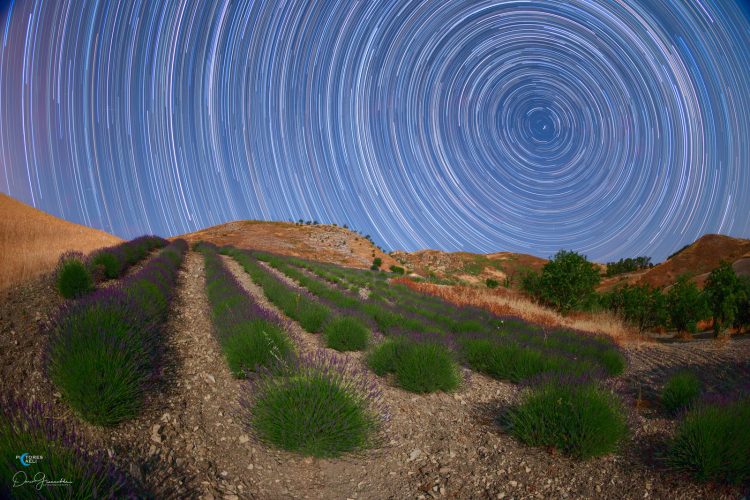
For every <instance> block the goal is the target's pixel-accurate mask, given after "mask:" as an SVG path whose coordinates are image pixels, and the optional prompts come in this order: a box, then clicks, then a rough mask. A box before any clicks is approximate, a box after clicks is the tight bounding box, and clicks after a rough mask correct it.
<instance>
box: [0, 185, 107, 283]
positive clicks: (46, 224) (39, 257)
mask: <svg viewBox="0 0 750 500" xmlns="http://www.w3.org/2000/svg"><path fill="white" fill-rule="evenodd" d="M0 213H2V214H3V215H2V217H0V289H2V288H6V287H9V286H12V285H16V284H19V283H21V282H23V281H26V280H27V279H29V278H32V277H35V276H38V275H40V274H43V273H45V272H47V271H50V270H52V269H53V268H54V267H55V265H56V264H57V259H58V258H59V257H60V254H62V253H64V252H66V251H68V250H78V251H81V252H90V251H92V250H95V249H97V248H101V247H105V246H109V245H114V244H116V243H118V242H120V241H121V240H120V238H117V237H116V236H112V235H111V234H108V233H105V232H104V231H99V230H98V229H92V228H90V227H86V226H81V225H79V224H74V223H72V222H68V221H65V220H62V219H59V218H57V217H55V216H53V215H50V214H48V213H46V212H42V211H41V210H37V209H36V208H34V207H32V206H29V205H26V204H25V203H22V202H20V201H18V200H15V199H13V198H11V197H9V196H6V195H5V194H2V193H0Z"/></svg>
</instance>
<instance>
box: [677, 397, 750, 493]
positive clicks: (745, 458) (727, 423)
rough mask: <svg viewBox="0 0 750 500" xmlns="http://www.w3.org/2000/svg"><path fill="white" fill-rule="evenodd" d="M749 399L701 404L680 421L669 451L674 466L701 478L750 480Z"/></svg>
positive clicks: (730, 481) (704, 479)
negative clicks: (719, 404) (718, 403)
mask: <svg viewBox="0 0 750 500" xmlns="http://www.w3.org/2000/svg"><path fill="white" fill-rule="evenodd" d="M748 422H750V399H745V400H742V401H737V402H735V403H732V404H729V405H726V406H699V407H697V408H695V409H693V410H691V411H690V412H689V413H688V414H687V415H686V416H685V418H684V420H683V421H682V422H681V423H680V425H679V427H678V428H677V432H676V435H675V438H674V440H673V441H672V443H671V446H670V448H669V451H668V455H667V461H668V463H669V465H670V466H671V467H673V468H675V469H678V470H683V471H686V472H690V473H692V474H693V476H694V477H696V478H697V479H698V480H700V481H717V482H724V483H730V484H742V483H747V482H749V481H750V425H748Z"/></svg>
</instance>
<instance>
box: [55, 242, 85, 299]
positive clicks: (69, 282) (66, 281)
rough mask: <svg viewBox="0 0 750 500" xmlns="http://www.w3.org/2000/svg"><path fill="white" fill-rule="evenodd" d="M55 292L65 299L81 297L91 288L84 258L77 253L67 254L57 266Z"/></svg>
mask: <svg viewBox="0 0 750 500" xmlns="http://www.w3.org/2000/svg"><path fill="white" fill-rule="evenodd" d="M56 276H57V290H58V291H59V292H60V295H62V296H63V297H65V298H66V299H74V298H78V297H82V296H83V295H85V294H87V293H89V292H90V291H91V290H92V288H93V280H92V278H91V272H90V271H89V268H88V266H87V265H86V258H85V257H84V256H83V254H81V253H78V252H67V253H65V254H63V255H62V256H61V257H60V262H59V264H58V265H57V273H56Z"/></svg>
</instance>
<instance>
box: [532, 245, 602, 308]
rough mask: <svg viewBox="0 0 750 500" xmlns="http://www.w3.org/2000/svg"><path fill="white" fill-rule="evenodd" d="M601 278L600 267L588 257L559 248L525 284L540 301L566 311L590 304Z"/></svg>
mask: <svg viewBox="0 0 750 500" xmlns="http://www.w3.org/2000/svg"><path fill="white" fill-rule="evenodd" d="M600 280H601V279H600V277H599V271H598V269H597V268H596V266H594V265H593V264H592V263H591V262H589V261H588V260H587V259H586V257H585V256H583V255H580V254H578V253H576V252H569V251H566V250H560V251H559V252H557V254H555V256H554V257H553V258H552V260H550V261H549V262H547V263H546V264H545V265H544V268H542V273H541V275H540V276H534V275H533V274H531V273H527V274H526V275H525V276H524V278H523V279H522V287H523V289H524V290H526V291H527V292H529V293H531V294H532V295H533V296H534V297H535V298H537V300H539V301H541V302H542V303H545V304H547V305H549V306H552V307H554V308H555V309H557V310H558V311H560V312H562V313H563V314H566V313H568V312H570V311H572V310H575V309H580V308H583V307H585V306H587V305H590V304H591V303H592V302H593V301H594V300H595V298H596V295H595V292H594V290H595V288H596V286H597V285H598V284H599V282H600Z"/></svg>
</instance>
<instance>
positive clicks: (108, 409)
mask: <svg viewBox="0 0 750 500" xmlns="http://www.w3.org/2000/svg"><path fill="white" fill-rule="evenodd" d="M132 313H133V311H129V310H127V309H125V308H122V307H119V306H118V305H117V304H114V303H105V304H95V305H93V306H92V307H88V308H84V309H81V310H79V311H77V312H76V314H74V315H70V316H68V317H66V318H65V319H64V322H63V323H62V325H60V327H59V331H65V332H66V338H65V339H64V340H61V341H58V342H53V343H52V344H51V350H50V366H49V374H50V378H51V379H52V382H53V383H54V384H55V386H56V387H57V388H58V389H59V391H60V392H61V394H62V396H63V399H64V400H65V401H66V402H67V403H68V404H69V405H70V407H71V408H73V410H74V411H75V412H76V413H77V414H78V415H80V416H81V418H83V419H84V420H86V421H88V422H91V423H93V424H97V425H114V424H116V423H118V422H121V421H123V420H127V419H129V418H132V417H134V416H136V415H137V414H138V410H139V409H140V407H141V404H142V401H143V390H142V387H141V386H142V385H143V384H144V383H145V382H146V381H147V379H148V377H149V376H150V373H149V371H148V370H147V369H145V368H144V363H145V362H147V360H148V356H147V354H146V353H145V352H144V351H143V342H142V340H141V339H140V337H139V332H138V331H137V330H135V328H134V324H133V322H132V321H130V317H131V315H132ZM104 332H106V338H104V337H102V339H101V340H97V339H92V336H96V335H99V334H103V333H104Z"/></svg>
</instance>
